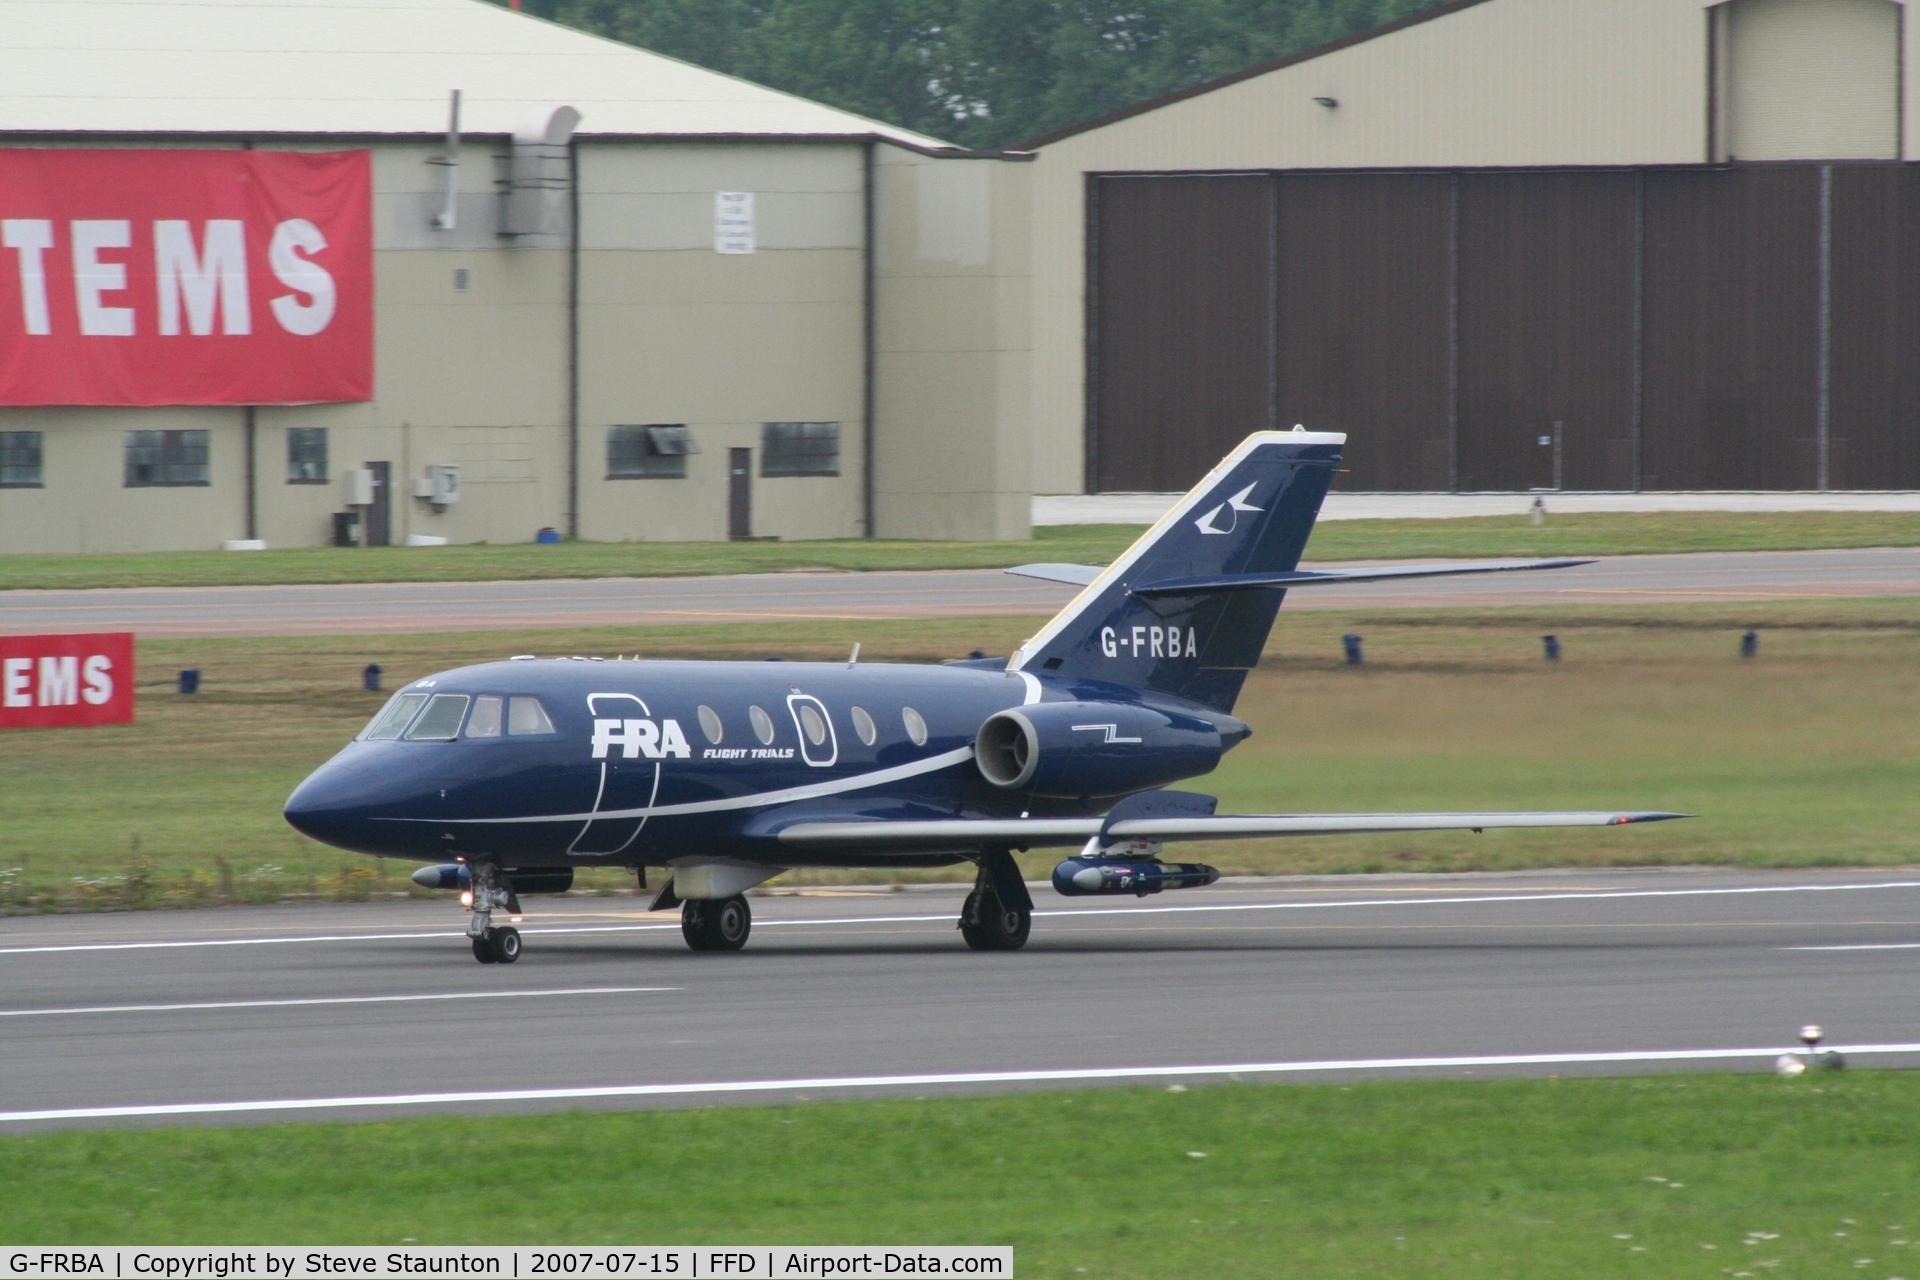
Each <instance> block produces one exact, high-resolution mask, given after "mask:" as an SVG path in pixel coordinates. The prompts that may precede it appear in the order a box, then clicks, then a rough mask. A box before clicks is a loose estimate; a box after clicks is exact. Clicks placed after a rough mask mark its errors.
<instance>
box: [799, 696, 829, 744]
mask: <svg viewBox="0 0 1920 1280" xmlns="http://www.w3.org/2000/svg"><path fill="white" fill-rule="evenodd" d="M800 727H801V728H802V729H804V730H805V731H806V734H807V741H808V742H811V743H812V744H813V745H814V746H816V747H817V746H819V745H820V744H821V743H823V742H825V741H826V740H827V722H826V721H825V720H823V719H821V718H820V713H819V712H818V711H816V710H814V709H813V708H812V707H811V706H809V705H808V704H806V703H804V702H803V703H801V704H800Z"/></svg>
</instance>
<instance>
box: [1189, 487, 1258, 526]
mask: <svg viewBox="0 0 1920 1280" xmlns="http://www.w3.org/2000/svg"><path fill="white" fill-rule="evenodd" d="M1256 483H1257V482H1256ZM1253 490H1254V485H1251V484H1250V485H1248V486H1247V487H1246V488H1244V489H1242V490H1241V491H1240V492H1238V493H1236V494H1234V495H1233V496H1232V497H1231V498H1228V499H1227V500H1226V501H1225V502H1223V503H1221V504H1220V505H1219V506H1217V507H1215V508H1214V509H1213V510H1211V511H1209V512H1207V514H1205V515H1203V516H1201V517H1200V518H1199V519H1198V520H1195V521H1194V522H1193V526H1194V528H1196V529H1198V530H1200V532H1202V533H1216V534H1222V535H1224V534H1229V533H1232V532H1233V529H1234V526H1235V525H1236V524H1237V523H1238V522H1239V520H1240V512H1242V511H1265V510H1266V508H1265V507H1256V506H1252V505H1251V504H1249V503H1248V502H1247V498H1248V497H1249V496H1250V495H1251V494H1252V493H1253ZM1222 511H1229V512H1230V513H1231V514H1229V515H1228V516H1227V527H1226V528H1224V529H1221V528H1216V527H1215V525H1214V523H1213V522H1214V519H1215V517H1217V516H1218V515H1219V514H1220V513H1221V512H1222Z"/></svg>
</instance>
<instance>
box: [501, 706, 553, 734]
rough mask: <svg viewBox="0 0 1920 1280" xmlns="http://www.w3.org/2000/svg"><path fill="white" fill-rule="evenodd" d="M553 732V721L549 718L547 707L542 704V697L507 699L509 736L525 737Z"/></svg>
mask: <svg viewBox="0 0 1920 1280" xmlns="http://www.w3.org/2000/svg"><path fill="white" fill-rule="evenodd" d="M552 732H553V721H551V720H549V719H547V709H546V708H545V707H543V706H541V705H540V699H538V698H509V699H507V734H508V736H510V737H515V738H524V737H529V736H531V735H534V734H541V733H552Z"/></svg>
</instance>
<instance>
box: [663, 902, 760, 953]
mask: <svg viewBox="0 0 1920 1280" xmlns="http://www.w3.org/2000/svg"><path fill="white" fill-rule="evenodd" d="M752 929H753V912H752V910H751V909H750V908H749V907H748V906H747V900H746V898H745V897H743V896H741V895H740V894H735V895H734V896H733V897H731V898H720V899H711V898H709V899H702V900H699V901H691V902H687V903H684V904H683V905H682V906H681V908H680V933H681V936H682V937H684V938H686V940H687V945H688V946H689V947H691V948H692V949H693V950H695V951H738V950H739V949H740V948H742V947H744V946H746V945H747V934H748V933H749V932H751V931H752Z"/></svg>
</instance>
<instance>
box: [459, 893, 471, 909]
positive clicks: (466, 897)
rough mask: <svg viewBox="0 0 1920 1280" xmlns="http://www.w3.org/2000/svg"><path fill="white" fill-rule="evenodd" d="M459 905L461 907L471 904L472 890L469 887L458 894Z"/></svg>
mask: <svg viewBox="0 0 1920 1280" xmlns="http://www.w3.org/2000/svg"><path fill="white" fill-rule="evenodd" d="M460 905H461V906H463V907H470V906H472V905H473V890H471V889H469V890H467V891H466V892H465V893H463V894H461V895H460Z"/></svg>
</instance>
